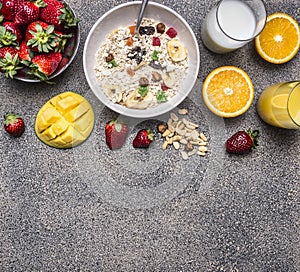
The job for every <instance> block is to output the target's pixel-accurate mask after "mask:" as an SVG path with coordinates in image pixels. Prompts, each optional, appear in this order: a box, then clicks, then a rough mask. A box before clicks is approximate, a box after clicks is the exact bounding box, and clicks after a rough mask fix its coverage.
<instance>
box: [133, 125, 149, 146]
mask: <svg viewBox="0 0 300 272" xmlns="http://www.w3.org/2000/svg"><path fill="white" fill-rule="evenodd" d="M153 141H154V134H153V131H152V130H151V129H141V130H139V131H138V133H137V135H136V136H135V138H134V139H133V142H132V144H133V147H135V148H148V147H149V146H150V144H151V143H152V142H153Z"/></svg>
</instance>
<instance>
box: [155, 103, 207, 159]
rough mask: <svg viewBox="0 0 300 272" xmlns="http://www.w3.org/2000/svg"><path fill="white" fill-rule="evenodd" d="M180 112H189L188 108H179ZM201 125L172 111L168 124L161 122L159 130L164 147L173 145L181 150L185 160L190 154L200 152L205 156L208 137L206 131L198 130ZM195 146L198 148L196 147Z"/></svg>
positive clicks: (182, 113) (184, 113)
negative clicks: (163, 139)
mask: <svg viewBox="0 0 300 272" xmlns="http://www.w3.org/2000/svg"><path fill="white" fill-rule="evenodd" d="M178 114H181V115H186V114H188V110H187V109H179V110H178ZM197 128H199V126H198V125H197V124H195V123H193V122H191V121H189V120H188V119H187V118H179V117H178V116H177V115H176V114H175V113H173V112H171V113H170V117H169V119H168V122H167V124H163V123H162V124H159V125H158V131H160V132H161V133H162V137H163V138H165V141H164V143H163V145H162V149H163V150H165V149H166V148H167V146H168V145H172V146H173V147H174V149H175V150H179V151H180V153H181V156H182V158H183V159H184V160H187V159H188V158H189V157H190V156H193V155H194V154H198V155H199V156H205V155H206V153H207V151H208V148H207V146H206V145H207V137H206V136H205V135H204V133H202V132H201V133H200V132H199V131H197ZM195 146H196V147H197V148H195Z"/></svg>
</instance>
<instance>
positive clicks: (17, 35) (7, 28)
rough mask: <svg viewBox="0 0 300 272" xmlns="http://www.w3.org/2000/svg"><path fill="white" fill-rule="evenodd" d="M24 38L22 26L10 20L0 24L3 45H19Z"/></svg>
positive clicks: (0, 39) (0, 41) (0, 36)
mask: <svg viewBox="0 0 300 272" xmlns="http://www.w3.org/2000/svg"><path fill="white" fill-rule="evenodd" d="M22 38H23V34H22V32H21V30H20V28H19V27H18V26H17V25H16V24H15V23H14V22H10V21H5V22H3V23H2V26H0V43H1V44H2V45H3V46H8V45H15V46H18V45H19V44H20V43H21V41H22Z"/></svg>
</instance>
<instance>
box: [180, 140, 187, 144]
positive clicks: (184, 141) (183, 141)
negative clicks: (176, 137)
mask: <svg viewBox="0 0 300 272" xmlns="http://www.w3.org/2000/svg"><path fill="white" fill-rule="evenodd" d="M179 142H180V143H181V144H184V145H185V144H187V140H186V139H181V140H180V141H179Z"/></svg>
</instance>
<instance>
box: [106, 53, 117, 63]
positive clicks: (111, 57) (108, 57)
mask: <svg viewBox="0 0 300 272" xmlns="http://www.w3.org/2000/svg"><path fill="white" fill-rule="evenodd" d="M114 58H115V57H114V55H113V54H112V53H109V54H108V55H107V57H106V58H105V61H106V62H111V61H112V60H113V59H114Z"/></svg>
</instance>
